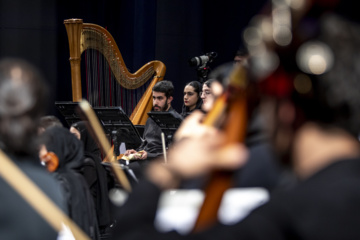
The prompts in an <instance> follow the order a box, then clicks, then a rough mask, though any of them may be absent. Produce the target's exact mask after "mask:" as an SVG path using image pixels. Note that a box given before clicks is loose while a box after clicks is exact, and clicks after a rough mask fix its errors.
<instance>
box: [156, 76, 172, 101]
mask: <svg viewBox="0 0 360 240" xmlns="http://www.w3.org/2000/svg"><path fill="white" fill-rule="evenodd" d="M152 90H153V91H154V92H162V93H165V96H166V97H167V98H168V97H172V96H173V93H174V85H173V84H172V82H170V81H167V80H163V81H160V82H158V83H156V84H155V86H154V87H153V88H152Z"/></svg>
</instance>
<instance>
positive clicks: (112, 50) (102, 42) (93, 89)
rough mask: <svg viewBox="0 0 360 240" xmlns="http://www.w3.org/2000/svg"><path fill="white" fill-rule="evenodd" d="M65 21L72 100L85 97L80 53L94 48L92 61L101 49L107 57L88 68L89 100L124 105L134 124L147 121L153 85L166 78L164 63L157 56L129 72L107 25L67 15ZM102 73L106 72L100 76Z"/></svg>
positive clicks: (95, 102)
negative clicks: (91, 22)
mask: <svg viewBox="0 0 360 240" xmlns="http://www.w3.org/2000/svg"><path fill="white" fill-rule="evenodd" d="M64 24H65V27H66V31H67V35H68V40H69V50H70V59H69V60H70V66H71V81H72V98H73V99H72V100H73V102H80V101H81V100H82V98H83V96H82V93H83V88H82V87H83V86H82V80H81V54H82V53H85V55H86V51H95V52H96V53H95V57H94V54H93V56H91V57H89V62H90V61H91V60H94V58H95V60H99V57H97V56H98V55H99V52H100V53H101V54H102V56H101V58H102V59H105V60H103V61H102V62H101V61H100V64H99V63H98V64H97V65H96V66H95V67H94V66H93V67H91V69H86V70H85V72H86V85H87V88H86V89H87V90H86V91H87V97H86V98H87V100H88V101H89V102H90V104H91V105H92V106H121V107H122V108H123V109H124V111H125V112H126V113H128V114H129V115H130V120H131V121H132V123H133V124H134V125H144V124H145V122H146V120H147V118H148V116H147V112H149V111H150V110H151V108H152V91H151V90H152V87H153V86H154V85H155V83H156V82H158V81H161V80H162V79H163V78H164V75H165V72H166V67H165V65H164V64H163V63H162V62H161V61H156V60H155V61H151V62H148V63H146V64H145V65H144V66H142V67H141V68H140V69H139V70H137V71H136V72H135V73H130V72H129V71H128V69H127V68H126V65H125V63H124V60H123V58H122V55H121V53H120V51H119V48H118V46H117V44H116V42H115V41H114V38H113V37H112V36H111V34H110V33H109V32H108V31H107V30H106V29H105V28H103V27H101V26H99V25H96V24H90V23H83V20H82V19H66V20H64ZM90 54H92V53H91V52H90V53H89V54H88V55H90ZM96 54H98V55H96ZM85 59H87V58H86V57H85ZM86 61H87V60H86ZM104 62H106V64H104ZM85 68H88V67H87V65H86V67H85ZM89 68H90V67H89ZM93 73H95V75H96V76H95V77H91V76H90V80H88V77H89V76H88V75H92V74H93ZM100 73H103V74H105V76H100ZM129 103H130V104H129Z"/></svg>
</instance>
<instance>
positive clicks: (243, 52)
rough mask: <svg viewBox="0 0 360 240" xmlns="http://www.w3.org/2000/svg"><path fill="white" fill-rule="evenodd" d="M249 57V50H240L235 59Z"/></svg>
mask: <svg viewBox="0 0 360 240" xmlns="http://www.w3.org/2000/svg"><path fill="white" fill-rule="evenodd" d="M236 56H238V57H247V56H249V51H248V50H247V48H239V49H238V50H237V51H236V53H235V57H236Z"/></svg>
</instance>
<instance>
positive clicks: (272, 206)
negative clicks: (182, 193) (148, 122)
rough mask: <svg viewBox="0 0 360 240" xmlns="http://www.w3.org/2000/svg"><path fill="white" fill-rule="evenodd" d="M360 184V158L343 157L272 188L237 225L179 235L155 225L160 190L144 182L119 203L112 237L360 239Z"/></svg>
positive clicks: (218, 226)
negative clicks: (286, 185)
mask: <svg viewBox="0 0 360 240" xmlns="http://www.w3.org/2000/svg"><path fill="white" fill-rule="evenodd" d="M359 186H360V160H359V159H348V160H340V161H337V162H335V163H333V164H330V165H329V166H327V167H325V168H324V169H322V170H320V171H319V172H317V173H316V174H314V175H313V176H312V177H310V178H309V179H307V180H305V181H304V182H302V183H300V184H299V185H298V186H297V187H295V188H293V189H291V190H286V191H283V192H281V193H280V192H277V193H274V194H273V195H272V197H271V199H270V201H269V202H268V203H266V204H264V205H263V206H261V207H259V208H257V209H256V210H254V211H253V212H252V213H251V214H250V215H249V216H248V217H246V218H245V219H244V220H242V221H241V222H239V223H237V224H235V225H231V226H225V225H221V224H217V225H216V226H214V227H212V228H211V229H209V230H207V231H204V232H201V233H198V234H194V235H187V236H181V235H179V234H178V233H176V232H170V233H165V234H164V233H159V232H157V231H156V230H155V228H154V226H153V221H154V218H155V213H156V207H157V201H158V199H159V197H160V193H161V191H160V190H159V189H158V188H157V187H156V186H155V185H153V184H152V183H150V182H147V181H143V182H141V183H139V185H138V186H137V189H134V191H133V193H132V194H131V195H130V197H129V199H128V201H127V202H126V204H125V205H124V206H123V207H122V208H121V212H120V214H119V217H118V225H117V230H116V232H115V234H114V239H175V240H176V239H224V240H225V239H234V240H235V239H244V240H245V239H327V240H329V239H330V240H331V239H334V240H335V239H336V240H337V239H360V230H359V227H358V223H359V222H360V204H359V202H360V188H359ZM145 198H146V201H144V199H145ZM138 229H141V231H139V230H138Z"/></svg>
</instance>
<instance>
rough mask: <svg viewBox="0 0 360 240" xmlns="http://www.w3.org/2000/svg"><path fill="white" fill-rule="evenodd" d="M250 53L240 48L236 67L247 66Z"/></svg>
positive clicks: (236, 56) (237, 52)
mask: <svg viewBox="0 0 360 240" xmlns="http://www.w3.org/2000/svg"><path fill="white" fill-rule="evenodd" d="M248 58H249V52H248V50H247V49H246V48H240V49H238V50H237V51H236V53H235V56H234V65H236V64H242V65H244V66H246V65H247V64H248Z"/></svg>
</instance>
